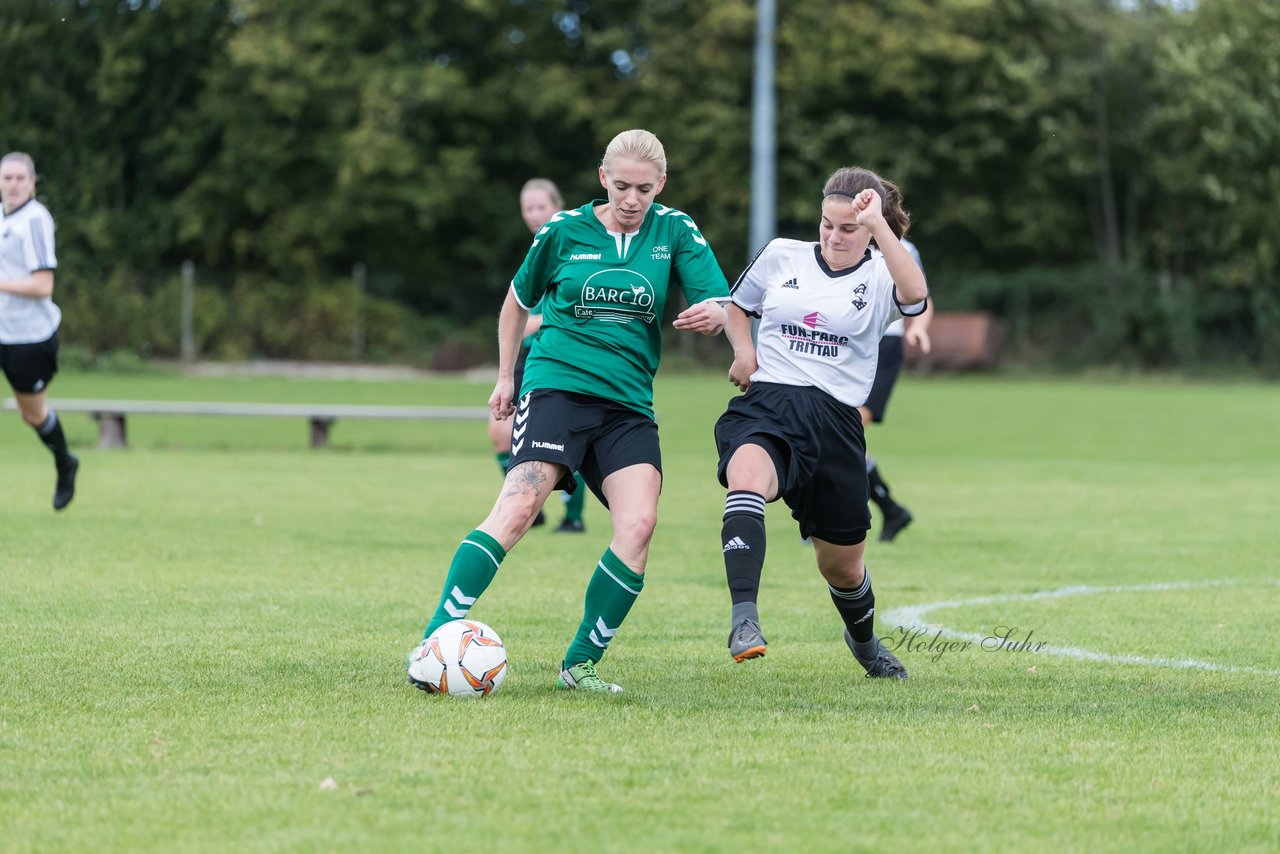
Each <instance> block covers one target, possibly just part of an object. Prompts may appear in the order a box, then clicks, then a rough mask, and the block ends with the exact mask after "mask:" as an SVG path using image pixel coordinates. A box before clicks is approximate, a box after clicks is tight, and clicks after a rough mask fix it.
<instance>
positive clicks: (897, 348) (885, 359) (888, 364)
mask: <svg viewBox="0 0 1280 854" xmlns="http://www.w3.org/2000/svg"><path fill="white" fill-rule="evenodd" d="M902 349H903V347H902V336H901V335H885V336H884V337H883V338H881V339H880V360H879V361H878V362H876V378H875V379H874V380H873V381H872V382H871V393H870V394H868V395H867V402H866V403H864V404H863V406H865V407H867V409H870V410H871V420H872V421H873V422H874V423H876V424H879V423H880V422H881V421H883V420H884V413H885V411H886V410H887V409H888V408H889V395H890V394H892V393H893V384H894V383H896V382H897V381H898V372H899V371H901V370H902Z"/></svg>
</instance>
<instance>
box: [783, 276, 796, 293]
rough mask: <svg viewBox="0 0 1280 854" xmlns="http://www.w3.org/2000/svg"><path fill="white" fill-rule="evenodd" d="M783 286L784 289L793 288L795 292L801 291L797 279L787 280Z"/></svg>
mask: <svg viewBox="0 0 1280 854" xmlns="http://www.w3.org/2000/svg"><path fill="white" fill-rule="evenodd" d="M782 286H783V287H784V288H791V289H792V290H794V291H798V290H800V283H799V282H797V281H796V280H795V279H787V280H786V281H785V282H783V283H782Z"/></svg>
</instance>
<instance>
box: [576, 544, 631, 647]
mask: <svg viewBox="0 0 1280 854" xmlns="http://www.w3.org/2000/svg"><path fill="white" fill-rule="evenodd" d="M643 588H644V576H643V575H637V574H636V573H634V572H632V571H631V570H630V569H629V568H628V567H627V565H626V564H624V563H623V562H622V561H620V560H619V559H618V556H617V555H615V554H614V553H613V551H612V550H611V549H606V550H605V553H604V556H603V557H601V558H600V562H599V563H598V564H596V571H595V572H594V573H592V575H591V581H590V582H588V584H587V599H586V604H585V605H584V607H583V609H582V623H581V625H579V626H578V634H577V635H575V636H574V638H573V643H571V644H569V649H568V651H567V652H565V654H564V663H565V666H566V667H567V666H570V665H574V664H581V663H582V662H584V661H592V662H596V661H599V660H600V657H601V656H603V655H604V651H605V650H606V649H608V648H609V641H611V640H613V636H614V635H616V634H617V633H618V629H619V627H621V626H622V621H623V620H625V619H626V618H627V612H628V611H630V610H631V606H632V605H634V604H635V601H636V597H637V596H639V595H640V591H641V589H643Z"/></svg>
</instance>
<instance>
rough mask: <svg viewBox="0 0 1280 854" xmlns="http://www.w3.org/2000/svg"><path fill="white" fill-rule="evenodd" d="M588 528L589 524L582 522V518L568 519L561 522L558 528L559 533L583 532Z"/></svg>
mask: <svg viewBox="0 0 1280 854" xmlns="http://www.w3.org/2000/svg"><path fill="white" fill-rule="evenodd" d="M586 530H587V526H586V525H584V524H583V523H582V520H581V519H568V518H566V519H565V520H564V521H562V522H561V523H560V525H559V526H558V527H557V528H556V533H557V534H581V533H583V532H584V531H586Z"/></svg>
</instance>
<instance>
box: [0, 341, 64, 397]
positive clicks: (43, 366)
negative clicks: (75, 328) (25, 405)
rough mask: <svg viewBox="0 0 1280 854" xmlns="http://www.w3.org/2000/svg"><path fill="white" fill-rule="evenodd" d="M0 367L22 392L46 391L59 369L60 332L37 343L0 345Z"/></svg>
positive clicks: (20, 392)
mask: <svg viewBox="0 0 1280 854" xmlns="http://www.w3.org/2000/svg"><path fill="white" fill-rule="evenodd" d="M0 368H3V369H4V375H5V379H7V380H8V381H9V385H10V387H12V388H13V390H14V391H16V392H18V393H19V394H35V393H36V392H39V391H44V390H45V389H46V388H48V387H49V383H51V382H53V375H54V374H56V373H57V372H58V333H56V332H55V333H53V335H51V336H49V337H48V338H47V339H45V340H44V341H37V342H36V343H35V344H0Z"/></svg>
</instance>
